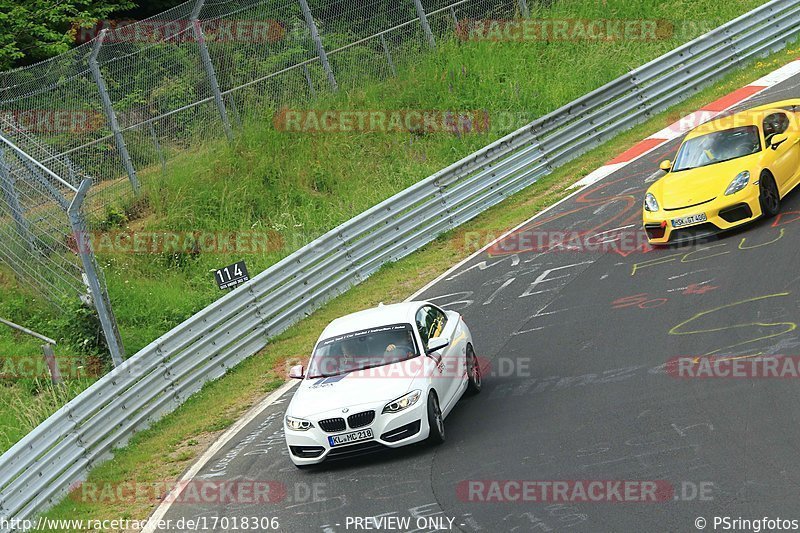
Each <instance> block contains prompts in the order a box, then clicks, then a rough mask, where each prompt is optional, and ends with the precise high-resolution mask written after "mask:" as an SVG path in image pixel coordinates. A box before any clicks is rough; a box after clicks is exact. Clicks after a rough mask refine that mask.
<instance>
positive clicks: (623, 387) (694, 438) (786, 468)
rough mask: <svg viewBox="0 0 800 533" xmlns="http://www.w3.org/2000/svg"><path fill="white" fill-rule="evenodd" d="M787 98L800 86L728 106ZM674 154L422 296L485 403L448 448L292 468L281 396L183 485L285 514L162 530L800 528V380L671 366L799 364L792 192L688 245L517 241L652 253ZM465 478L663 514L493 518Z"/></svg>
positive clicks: (558, 511) (581, 504)
mask: <svg viewBox="0 0 800 533" xmlns="http://www.w3.org/2000/svg"><path fill="white" fill-rule="evenodd" d="M798 97H800V75H796V76H794V77H792V78H790V79H788V80H786V81H783V82H781V83H778V84H777V85H774V86H773V87H770V88H768V89H765V90H764V91H762V92H759V93H758V94H756V95H754V96H752V97H751V98H749V99H748V100H746V101H745V102H742V103H740V104H738V106H737V107H738V108H744V107H749V106H752V105H756V104H762V103H767V102H770V101H776V100H782V99H787V98H798ZM680 140H681V139H680V137H679V138H675V139H673V140H671V141H669V142H666V143H664V144H662V145H661V146H658V147H656V148H654V149H652V150H651V151H649V152H648V153H646V154H644V155H643V156H642V157H640V158H638V159H636V160H634V161H632V162H631V163H629V164H627V165H625V166H621V167H620V168H616V169H613V171H612V172H611V173H610V174H608V175H607V176H605V177H603V178H602V179H600V180H599V181H597V182H595V183H591V184H589V185H587V186H585V187H584V188H583V189H581V190H579V191H578V192H576V193H575V194H573V195H572V196H570V197H569V198H567V199H566V200H564V201H562V202H560V203H559V204H557V205H556V206H554V207H552V208H551V209H549V210H547V211H546V212H544V213H543V214H541V216H538V217H536V218H534V219H532V220H531V221H529V222H528V223H527V224H525V225H523V226H522V227H521V228H519V230H518V232H515V233H513V234H512V235H510V236H508V237H506V238H505V241H504V242H501V243H497V244H495V245H493V246H490V247H489V248H487V249H485V250H483V251H482V252H480V253H478V254H477V255H475V256H473V257H472V258H470V259H468V260H467V261H465V262H464V263H462V264H460V265H458V266H457V267H455V268H454V269H453V270H451V271H450V272H448V273H447V274H445V275H444V276H443V277H441V278H440V279H439V280H437V281H436V282H435V283H433V284H431V285H430V286H428V287H426V288H425V289H424V290H423V291H422V292H421V293H420V294H419V295H416V296H415V298H416V299H420V300H430V301H433V302H435V303H437V304H439V305H441V306H443V307H444V308H448V309H455V310H457V311H459V312H460V313H462V314H463V316H464V318H465V320H466V321H467V323H468V324H469V327H470V329H471V331H472V334H473V337H474V340H475V344H476V346H475V347H476V350H477V352H478V354H479V356H480V357H482V358H483V359H484V360H486V361H487V365H488V366H487V370H486V375H485V378H484V389H483V392H482V393H481V394H480V395H477V396H472V397H464V398H463V399H462V400H461V401H460V402H459V405H457V406H456V408H455V409H454V410H453V412H452V413H451V414H450V415H449V416H448V418H447V420H446V426H447V441H446V442H445V443H444V444H443V445H441V446H437V447H431V446H428V445H418V446H411V447H408V448H403V449H399V450H391V451H388V452H386V453H380V454H373V455H367V456H363V457H360V458H357V459H353V460H350V461H347V462H338V463H331V464H327V465H323V466H322V467H320V468H317V469H312V470H303V471H300V470H297V469H296V468H295V467H294V466H293V465H292V463H291V462H290V460H289V458H288V457H287V453H288V452H287V450H286V446H285V443H284V438H283V430H282V418H283V413H284V410H285V408H286V405H287V403H288V401H289V399H290V396H291V393H292V392H291V389H289V388H288V387H287V392H286V393H285V394H283V395H282V396H280V397H279V398H277V399H276V400H274V401H270V402H269V403H268V405H267V406H266V408H263V409H260V410H258V412H256V413H254V415H253V416H250V417H249V418H248V419H245V420H243V421H242V422H241V423H240V424H239V426H237V427H236V428H235V430H233V431H232V432H230V433H229V437H230V438H227V439H225V440H223V441H220V443H218V445H217V446H216V447H215V448H213V449H212V450H211V451H210V452H209V453H208V454H207V455H206V456H205V457H204V459H202V460H201V462H200V463H198V465H196V467H195V468H193V470H191V471H190V472H189V474H188V475H187V477H190V478H192V480H194V481H203V480H227V481H236V480H240V481H245V480H261V481H267V482H268V483H269V484H270V485H271V486H272V487H273V488H274V487H279V490H276V491H275V492H274V494H277V495H278V496H275V497H271V498H269V501H266V502H265V501H260V502H257V503H254V502H252V501H224V502H202V501H200V502H198V501H195V500H192V501H188V500H191V499H190V498H187V499H184V500H187V501H181V500H182V499H181V498H180V497H177V498H176V499H177V501H175V502H174V503H171V504H169V505H167V504H163V505H162V506H161V507H160V508H159V509H158V510H157V512H156V515H155V516H157V517H159V518H163V519H169V520H171V521H172V523H173V524H179V523H180V522H179V521H180V520H181V519H183V520H184V523H185V521H186V520H197V519H202V518H203V517H206V519H207V522H206V523H207V524H209V525H210V524H213V523H216V524H217V527H214V528H210V527H209V528H208V529H215V530H217V531H225V530H233V529H234V528H233V527H232V525H233V522H226V523H225V524H223V522H221V521H218V518H219V517H228V518H242V517H274V518H276V522H275V525H277V526H279V527H278V529H279V530H280V531H293V532H294V531H297V532H303V531H320V532H324V533H339V532H343V531H358V530H362V531H363V530H369V529H371V530H380V531H420V532H421V531H436V530H446V531H449V530H452V531H464V532H478V531H487V532H495V531H544V532H546V531H696V530H697V529H696V528H697V526H696V524H697V522H696V520H698V518H703V519H704V520H707V523H708V526H707V529H712V526H711V522H712V520H713V518H714V517H715V516H717V517H720V516H728V517H731V518H739V517H741V518H751V519H760V518H762V517H765V516H766V517H772V518H777V517H780V518H783V519H798V520H800V506H798V489H799V488H800V461H798V460H797V457H798V455H799V452H800V444H798V443H800V411H798V410H797V408H796V406H797V405H798V403H800V381H798V380H796V379H691V378H685V377H683V378H682V377H677V376H676V375H675V374H674V373H673V372H670V371H668V368H669V361H670V360H671V359H674V358H676V357H682V356H693V357H701V356H706V355H716V356H725V357H744V356H751V355H754V354H763V355H787V356H797V355H800V329H799V328H798V324H800V268H798V264H800V194H798V193H796V192H795V193H791V194H789V195H788V196H787V197H786V198H785V199H784V201H783V204H782V213H781V214H780V215H779V216H778V217H776V218H773V219H771V220H761V221H757V222H755V223H753V224H751V225H748V226H746V227H744V228H742V229H740V230H738V231H735V232H729V233H725V234H722V235H720V236H718V237H714V238H711V239H709V240H706V241H703V242H700V243H695V244H692V245H690V246H681V247H667V248H659V249H650V248H649V247H647V246H638V244H634V245H633V246H620V247H619V248H614V247H613V246H599V247H578V248H577V249H571V248H570V247H556V248H555V249H550V250H548V251H542V250H541V249H539V248H538V247H536V246H534V247H533V249H531V248H530V247H525V246H520V243H521V242H522V240H521V239H519V232H523V233H524V232H528V231H530V232H534V233H536V234H539V235H541V234H544V235H556V234H560V233H570V232H573V233H580V234H589V235H597V234H603V235H607V236H609V240H613V239H612V237H613V236H614V235H626V237H627V238H626V239H625V241H626V242H629V243H642V242H644V238H643V236H641V235H639V234H641V203H642V197H643V195H644V192H645V189H646V188H647V187H648V184H649V183H650V182H651V181H652V180H654V179H657V178H658V177H659V176H660V175H661V172H660V171H659V170H658V163H659V162H660V161H661V160H663V159H670V158H671V157H672V156H673V155H674V153H675V150H676V149H677V147H678V144H679V142H680ZM732 177H733V176H731V178H732ZM484 237H486V238H487V239H488V236H481V235H479V236H477V237H476V238H477V239H478V240H480V239H481V238H484ZM620 242H622V241H620ZM353 311H356V310H355V309H354V310H353ZM311 348H312V347H311V346H309V350H311ZM276 396H277V395H276ZM470 480H472V481H475V480H480V481H481V482H483V483H486V484H487V485H485V486H488V483H490V482H492V481H496V482H497V484H496V487H508V486H509V485H508V484H507V483H506V481H508V480H533V481H567V482H569V483H571V484H570V486H571V487H572V486H573V485H574V483H575V482H576V481H589V480H596V481H613V480H617V481H620V480H623V481H624V480H638V481H652V482H656V483H657V486H658V487H660V489H659V490H660V492H659V494H660V497H659V498H658V501H655V502H653V501H648V502H637V501H617V502H608V501H602V502H597V501H591V502H587V501H574V499H573V501H554V500H552V499H550V500H549V501H530V500H528V501H497V500H498V499H499V500H503V499H504V498H505V499H506V500H508V499H509V496H510V494H509V493H506V494H505V495H504V494H503V492H502V490H501V492H500V493H499V497H497V493H495V494H494V496H496V498H495V499H494V501H483V500H485V499H487V498H485V496H486V495H487V494H488V492H485V491H484V492H482V493H481V494H482V496H479V495H476V494H477V493H476V494H473V493H470V492H469V490H466V489H465V487H467V488H468V487H469V486H468V485H466V484H467V483H468V482H469V481H470ZM482 486H484V485H482ZM663 487H668V488H669V490H668V491H667V492H666V494H668V497H664V494H665V493H664V492H663V491H662V490H661V489H663ZM488 499H491V498H488ZM623 499H624V498H623ZM367 517H374V520H372V521H367V522H364V521H361V522H359V521H358V520H357V519H358V518H361V519H365V518H367ZM359 524H361V526H359ZM223 525H225V526H226V527H223ZM381 526H382V527H381ZM188 529H190V528H188V527H184V528H180V527H178V526H175V527H173V529H172V530H188ZM256 529H260V530H264V528H263V527H262V528H256Z"/></svg>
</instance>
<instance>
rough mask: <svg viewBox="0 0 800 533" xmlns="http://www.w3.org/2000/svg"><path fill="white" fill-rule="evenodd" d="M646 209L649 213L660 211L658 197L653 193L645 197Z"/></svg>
mask: <svg viewBox="0 0 800 533" xmlns="http://www.w3.org/2000/svg"><path fill="white" fill-rule="evenodd" d="M644 208H645V209H646V210H647V211H653V212H655V211H658V202H657V201H656V197H655V196H653V193H650V192H649V193H647V194H645V195H644Z"/></svg>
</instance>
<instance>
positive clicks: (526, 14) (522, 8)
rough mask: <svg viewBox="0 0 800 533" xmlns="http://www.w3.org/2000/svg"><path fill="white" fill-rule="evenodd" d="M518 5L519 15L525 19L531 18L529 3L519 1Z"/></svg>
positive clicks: (522, 0) (524, 0) (523, 0)
mask: <svg viewBox="0 0 800 533" xmlns="http://www.w3.org/2000/svg"><path fill="white" fill-rule="evenodd" d="M517 4H518V5H519V14H520V15H522V17H523V18H526V19H529V18H531V12H530V11H529V10H528V1H527V0H517Z"/></svg>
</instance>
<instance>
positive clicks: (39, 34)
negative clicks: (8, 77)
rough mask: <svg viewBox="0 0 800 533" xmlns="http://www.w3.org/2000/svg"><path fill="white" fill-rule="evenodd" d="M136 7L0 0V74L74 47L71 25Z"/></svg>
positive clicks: (86, 0)
mask: <svg viewBox="0 0 800 533" xmlns="http://www.w3.org/2000/svg"><path fill="white" fill-rule="evenodd" d="M135 6H136V3H135V2H133V1H132V0H61V1H58V2H53V1H52V0H25V1H23V2H20V1H19V0H0V70H7V69H9V68H12V67H15V66H20V65H25V64H29V63H33V62H36V61H41V60H42V59H47V58H48V57H51V56H53V55H56V54H60V53H62V52H65V51H66V50H68V49H69V48H70V47H72V46H73V45H74V44H75V39H74V37H75V25H76V24H77V25H81V26H87V25H94V24H95V23H96V21H97V20H98V19H102V18H106V17H108V16H109V15H111V14H113V13H115V12H120V11H123V10H127V9H130V8H133V7H135Z"/></svg>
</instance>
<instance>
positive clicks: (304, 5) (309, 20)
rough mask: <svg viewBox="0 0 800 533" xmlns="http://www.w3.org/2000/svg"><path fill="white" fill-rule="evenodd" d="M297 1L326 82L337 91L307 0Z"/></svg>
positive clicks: (337, 86) (337, 87)
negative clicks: (326, 79) (325, 76)
mask: <svg viewBox="0 0 800 533" xmlns="http://www.w3.org/2000/svg"><path fill="white" fill-rule="evenodd" d="M299 1H300V8H301V9H302V10H303V18H305V19H306V25H307V26H308V29H309V31H311V38H312V39H313V40H314V47H315V48H316V49H317V55H318V56H319V60H320V62H321V63H322V68H323V69H324V70H325V74H326V75H327V76H328V83H330V84H331V88H332V89H333V90H334V91H338V90H339V85H338V84H337V83H336V78H335V77H334V75H333V70H332V69H331V64H330V63H329V62H328V54H327V53H325V48H324V47H323V46H322V39H321V38H320V36H319V30H317V23H316V22H314V17H313V16H312V15H311V8H310V7H308V1H307V0H299Z"/></svg>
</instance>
